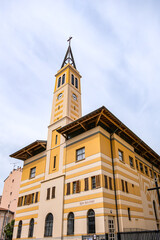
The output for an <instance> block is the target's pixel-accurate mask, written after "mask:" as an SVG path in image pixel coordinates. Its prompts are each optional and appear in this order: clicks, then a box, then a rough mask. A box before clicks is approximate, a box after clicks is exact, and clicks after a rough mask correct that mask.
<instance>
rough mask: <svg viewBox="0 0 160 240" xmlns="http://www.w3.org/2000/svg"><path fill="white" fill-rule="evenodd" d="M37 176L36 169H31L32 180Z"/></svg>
mask: <svg viewBox="0 0 160 240" xmlns="http://www.w3.org/2000/svg"><path fill="white" fill-rule="evenodd" d="M35 175H36V167H34V168H31V170H30V178H34V177H35Z"/></svg>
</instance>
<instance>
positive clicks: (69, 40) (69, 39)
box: [67, 37, 72, 46]
mask: <svg viewBox="0 0 160 240" xmlns="http://www.w3.org/2000/svg"><path fill="white" fill-rule="evenodd" d="M71 39H72V37H69V38H68V40H67V42H69V46H70V43H71Z"/></svg>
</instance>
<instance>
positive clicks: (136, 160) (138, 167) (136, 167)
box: [136, 160, 139, 171]
mask: <svg viewBox="0 0 160 240" xmlns="http://www.w3.org/2000/svg"><path fill="white" fill-rule="evenodd" d="M136 168H137V170H138V171H139V166H138V161H137V160H136Z"/></svg>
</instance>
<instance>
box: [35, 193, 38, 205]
mask: <svg viewBox="0 0 160 240" xmlns="http://www.w3.org/2000/svg"><path fill="white" fill-rule="evenodd" d="M37 202H38V192H36V196H35V203H37Z"/></svg>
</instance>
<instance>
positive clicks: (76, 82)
mask: <svg viewBox="0 0 160 240" xmlns="http://www.w3.org/2000/svg"><path fill="white" fill-rule="evenodd" d="M75 87H76V88H78V79H77V78H75Z"/></svg>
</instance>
